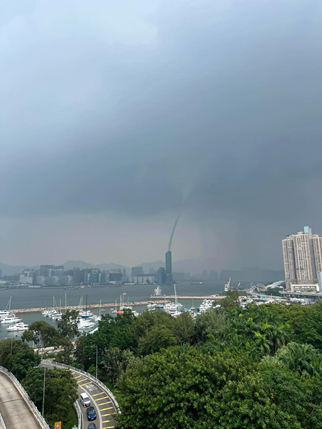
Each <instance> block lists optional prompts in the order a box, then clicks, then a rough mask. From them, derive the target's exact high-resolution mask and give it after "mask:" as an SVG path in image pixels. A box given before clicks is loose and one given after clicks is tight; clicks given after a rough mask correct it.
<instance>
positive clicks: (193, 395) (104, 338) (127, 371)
mask: <svg viewBox="0 0 322 429" xmlns="http://www.w3.org/2000/svg"><path fill="white" fill-rule="evenodd" d="M42 323H43V322H42ZM42 323H37V324H35V325H34V324H32V325H34V326H32V325H30V327H31V329H30V333H26V335H25V339H26V340H28V339H32V340H33V341H34V342H35V343H36V344H37V345H38V347H39V346H40V345H45V344H47V345H48V344H50V345H55V346H57V344H59V345H60V346H61V347H62V349H61V351H60V352H59V353H58V355H57V356H56V359H57V360H60V361H63V362H66V363H71V364H73V365H74V366H77V367H80V368H82V369H84V370H86V371H88V372H90V373H92V374H95V373H96V371H97V374H98V377H99V378H100V379H101V380H102V381H105V382H106V383H107V384H108V385H109V386H112V388H114V389H115V391H116V394H117V395H120V406H121V409H122V413H121V414H120V415H119V416H118V421H119V427H120V428H121V427H122V428H123V429H136V428H137V429H139V428H140V429H141V428H149V429H153V428H155V429H162V428H167V429H193V428H196V429H199V428H200V429H203V428H207V429H208V428H218V429H219V428H226V429H235V428H236V429H237V428H250V429H252V428H254V429H255V428H256V429H269V428H271V429H313V428H314V429H315V428H316V429H322V350H321V349H322V303H321V304H315V305H314V306H300V305H296V304H295V305H289V306H286V305H284V304H271V305H261V306H256V305H249V306H248V307H246V309H243V308H241V307H240V306H239V305H238V304H237V293H236V292H229V293H228V294H227V297H226V298H225V300H224V301H223V302H222V306H221V308H220V309H211V310H209V311H207V312H205V313H203V314H200V315H198V316H197V318H196V320H192V318H191V317H190V315H189V314H187V313H184V314H182V315H180V316H179V317H177V318H173V317H171V316H170V315H168V314H167V313H165V312H163V311H159V310H157V311H152V312H151V311H146V312H143V313H142V314H140V315H139V316H138V317H135V316H134V315H133V314H132V312H131V311H125V312H124V314H123V315H117V316H116V317H111V316H108V315H105V316H103V317H102V320H101V321H100V322H99V328H98V330H97V331H96V332H95V333H93V334H88V335H81V336H79V337H78V340H77V349H76V352H75V353H73V349H72V347H71V343H70V339H71V338H73V336H74V335H75V334H76V332H75V330H74V329H75V323H74V317H73V315H72V314H68V315H67V316H66V318H64V321H63V324H61V325H60V326H59V330H55V332H54V331H53V330H52V329H51V328H48V326H45V325H46V324H45V325H44V324H42ZM11 349H12V352H11ZM38 363H39V358H38V356H37V355H35V354H34V353H33V352H31V351H30V349H29V347H28V346H27V345H26V344H24V343H22V342H18V341H14V342H13V344H12V346H11V343H10V341H4V342H2V344H0V364H2V365H4V366H6V367H8V368H9V369H10V370H12V371H14V372H15V373H16V375H17V377H19V378H20V379H21V380H22V382H23V384H24V385H25V386H26V388H27V389H33V390H32V398H33V400H34V401H35V403H37V404H38V406H40V402H41V399H40V398H41V395H42V390H41V389H42V382H41V377H40V376H41V374H40V373H42V370H41V369H35V368H34V367H35V366H37V365H38ZM96 365H97V366H96ZM67 374H69V373H66V374H64V372H60V371H58V372H57V371H53V372H52V375H51V376H50V377H49V381H48V383H49V385H48V386H49V387H48V389H49V391H50V392H51V393H50V394H51V395H52V397H53V398H55V402H56V403H57V406H58V408H60V412H66V413H67V408H68V406H67V402H68V401H67V402H65V401H64V400H63V397H65V398H66V397H68V398H69V399H68V400H70V401H72V400H73V399H74V397H73V395H71V396H70V395H69V394H68V392H69V391H70V390H72V391H73V389H74V386H73V382H74V381H73V380H72V378H69V376H68V375H67ZM32 386H34V387H32ZM113 386H114V387H113ZM30 391H31V390H30ZM57 392H61V397H55V395H56V394H57ZM47 407H50V404H47ZM64 407H65V408H64ZM63 410H64V411H63ZM45 411H46V416H47V418H48V419H49V420H50V421H52V419H54V418H56V416H58V414H55V413H56V411H57V410H53V409H50V408H46V407H45ZM67 414H68V413H67Z"/></svg>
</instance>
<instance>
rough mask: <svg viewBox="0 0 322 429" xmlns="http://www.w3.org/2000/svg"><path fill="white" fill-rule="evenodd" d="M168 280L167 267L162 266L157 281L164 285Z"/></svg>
mask: <svg viewBox="0 0 322 429" xmlns="http://www.w3.org/2000/svg"><path fill="white" fill-rule="evenodd" d="M165 281H166V274H165V268H164V267H160V268H159V269H158V271H157V283H159V284H160V285H164V284H165Z"/></svg>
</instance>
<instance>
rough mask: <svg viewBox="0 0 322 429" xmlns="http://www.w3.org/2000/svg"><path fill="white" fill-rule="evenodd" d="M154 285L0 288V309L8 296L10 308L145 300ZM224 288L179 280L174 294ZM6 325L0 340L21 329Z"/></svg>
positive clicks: (30, 316) (30, 318) (25, 316)
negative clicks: (14, 330) (10, 329)
mask: <svg viewBox="0 0 322 429" xmlns="http://www.w3.org/2000/svg"><path fill="white" fill-rule="evenodd" d="M155 287H156V286H155V285H120V286H109V285H106V286H91V287H85V288H80V287H78V288H75V287H72V288H63V287H47V288H45V287H42V288H36V289H31V288H10V289H7V288H6V289H0V310H4V309H5V307H6V305H7V303H8V301H9V299H10V297H11V309H28V308H44V307H52V306H53V302H54V303H55V305H56V307H62V308H64V306H65V303H67V305H70V306H78V305H79V304H80V302H81V301H83V308H85V306H86V301H87V304H99V303H100V302H101V303H102V304H108V303H115V301H117V303H118V304H119V302H120V296H122V301H124V304H127V303H131V302H139V301H148V300H149V299H150V297H151V295H152V294H153V290H154V289H155ZM222 291H223V285H222V284H221V283H214V282H205V283H204V282H203V283H202V284H196V283H194V284H191V283H181V284H180V283H178V284H177V294H178V295H179V296H180V295H184V296H209V295H214V294H218V293H220V292H222ZM162 294H164V295H173V294H174V291H173V287H172V286H168V285H162ZM200 303H201V300H190V299H185V300H184V301H182V304H183V305H184V306H185V307H186V308H190V307H192V306H194V307H198V306H199V305H200ZM134 309H135V310H136V311H138V312H141V311H144V310H146V305H142V306H141V305H137V306H135V308H134ZM91 311H92V312H93V313H94V314H98V312H99V309H98V308H97V309H91ZM101 314H112V309H111V308H108V309H105V311H104V312H102V313H101ZM17 317H19V319H22V321H23V322H24V323H27V324H30V323H32V322H35V321H37V320H43V321H45V322H47V323H50V324H51V325H53V326H57V323H56V322H55V321H54V320H52V319H50V318H48V317H44V316H43V315H42V314H41V312H40V311H39V312H34V313H17ZM7 327H8V325H2V324H0V340H2V339H4V338H20V337H21V335H22V332H7V330H6V328H7Z"/></svg>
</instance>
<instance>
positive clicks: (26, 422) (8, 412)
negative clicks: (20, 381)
mask: <svg viewBox="0 0 322 429" xmlns="http://www.w3.org/2000/svg"><path fill="white" fill-rule="evenodd" d="M0 413H1V414H2V417H3V420H4V423H5V425H6V427H7V429H18V428H19V429H21V428H22V427H25V428H28V429H40V428H41V426H40V424H39V423H38V421H37V419H36V418H35V416H34V415H33V413H32V411H31V410H30V408H29V406H28V405H27V403H26V401H25V399H24V398H23V397H22V396H21V394H20V392H19V391H18V389H17V388H16V386H15V385H14V383H13V382H12V381H11V379H10V378H9V377H7V376H6V375H5V374H3V373H1V372H0Z"/></svg>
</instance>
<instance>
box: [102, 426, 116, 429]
mask: <svg viewBox="0 0 322 429" xmlns="http://www.w3.org/2000/svg"><path fill="white" fill-rule="evenodd" d="M110 428H114V426H105V427H104V428H103V429H110Z"/></svg>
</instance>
